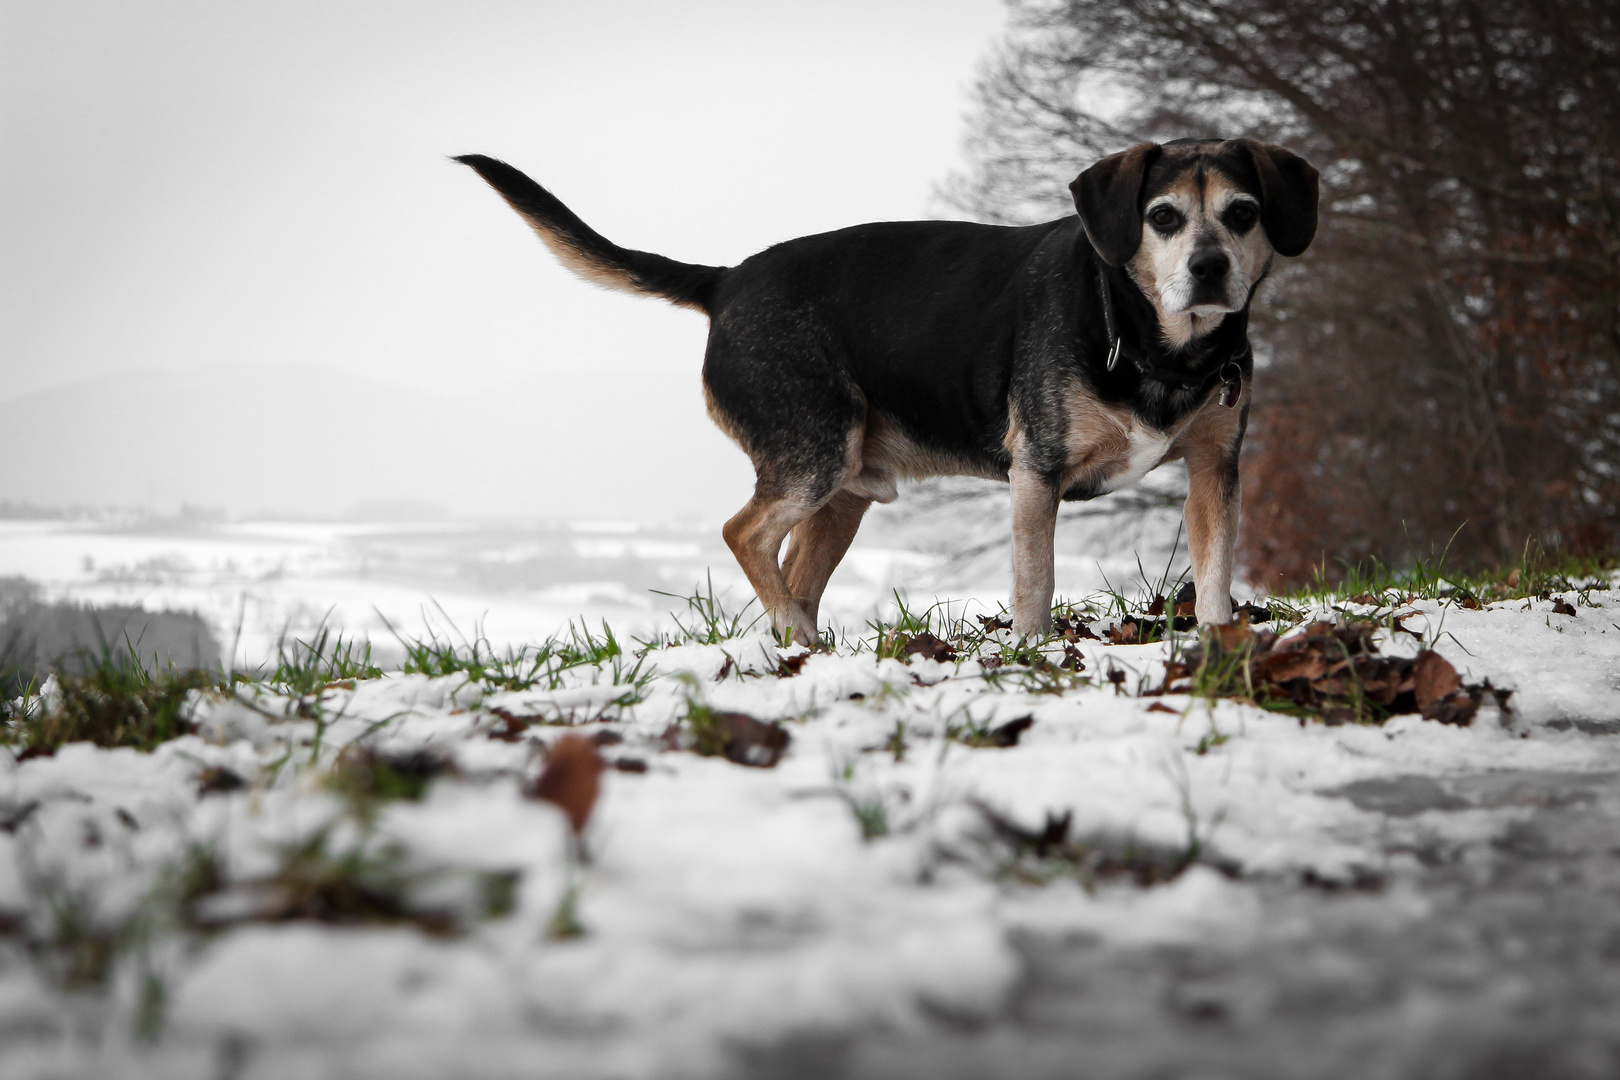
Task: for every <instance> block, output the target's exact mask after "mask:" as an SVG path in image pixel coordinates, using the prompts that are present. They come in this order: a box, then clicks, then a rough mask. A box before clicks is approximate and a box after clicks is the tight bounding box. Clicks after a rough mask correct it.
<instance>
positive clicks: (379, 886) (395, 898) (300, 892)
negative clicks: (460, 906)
mask: <svg viewBox="0 0 1620 1080" xmlns="http://www.w3.org/2000/svg"><path fill="white" fill-rule="evenodd" d="M330 833H331V830H330V829H321V830H318V831H317V832H315V833H314V834H313V835H311V836H309V837H307V838H306V839H304V840H301V841H297V842H295V843H291V844H287V845H285V846H283V847H282V848H281V850H280V851H279V853H278V856H277V867H276V873H275V875H274V877H273V878H272V879H271V881H270V885H271V886H272V888H273V892H274V897H273V901H272V903H271V904H270V905H269V906H268V907H267V908H266V910H265V912H264V915H265V916H266V917H268V918H269V919H271V920H272V921H280V920H289V919H310V920H313V921H316V922H325V923H340V924H355V923H414V924H416V925H417V926H419V927H421V928H422V929H423V930H427V931H429V932H432V933H445V932H448V931H449V930H450V929H452V921H451V920H450V919H449V918H448V917H446V916H444V915H442V914H436V913H423V912H418V911H413V910H412V909H411V907H410V905H409V903H408V902H407V892H408V889H409V887H410V885H411V880H410V878H409V877H408V876H407V875H406V873H405V872H404V869H403V863H404V854H403V852H401V851H398V850H396V849H394V848H390V847H378V846H375V845H368V844H366V843H360V844H356V845H354V846H353V847H350V848H348V849H346V850H338V851H334V850H332V848H331V846H330V843H331V836H330Z"/></svg>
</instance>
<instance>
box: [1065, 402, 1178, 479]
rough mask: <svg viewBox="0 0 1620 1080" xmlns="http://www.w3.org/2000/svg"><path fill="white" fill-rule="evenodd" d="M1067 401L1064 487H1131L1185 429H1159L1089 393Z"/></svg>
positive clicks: (1160, 457)
mask: <svg viewBox="0 0 1620 1080" xmlns="http://www.w3.org/2000/svg"><path fill="white" fill-rule="evenodd" d="M1069 404H1070V411H1069V415H1068V436H1067V439H1066V440H1065V442H1066V446H1065V451H1066V457H1067V468H1066V470H1065V473H1066V475H1065V476H1064V478H1063V483H1064V488H1065V490H1070V489H1075V488H1078V489H1079V490H1082V491H1089V492H1091V493H1092V494H1094V495H1101V494H1102V493H1104V492H1107V491H1118V490H1119V489H1120V488H1125V487H1129V486H1130V485H1132V484H1134V483H1136V482H1137V481H1138V480H1141V479H1142V477H1144V476H1146V475H1147V474H1148V473H1150V472H1152V471H1153V469H1155V468H1156V467H1157V466H1158V465H1159V464H1161V463H1162V462H1163V461H1164V459H1165V457H1166V456H1167V455H1169V454H1170V452H1171V446H1172V444H1173V443H1174V442H1175V439H1176V436H1177V434H1178V432H1179V430H1180V428H1181V425H1177V427H1176V429H1174V430H1171V431H1161V430H1160V429H1158V428H1156V427H1154V426H1152V425H1151V424H1147V423H1144V422H1143V421H1142V419H1141V418H1140V417H1138V416H1136V415H1135V413H1133V412H1132V411H1131V410H1129V409H1124V408H1120V407H1118V406H1108V405H1104V404H1102V403H1101V402H1099V401H1097V400H1096V399H1095V398H1093V397H1090V396H1089V395H1085V394H1076V395H1075V396H1074V397H1072V398H1071V399H1070V403H1069Z"/></svg>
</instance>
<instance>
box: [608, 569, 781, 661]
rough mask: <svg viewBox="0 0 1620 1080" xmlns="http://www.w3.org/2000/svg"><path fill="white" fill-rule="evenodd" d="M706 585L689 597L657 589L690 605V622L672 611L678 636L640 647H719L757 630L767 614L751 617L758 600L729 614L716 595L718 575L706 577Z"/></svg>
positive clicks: (659, 592)
mask: <svg viewBox="0 0 1620 1080" xmlns="http://www.w3.org/2000/svg"><path fill="white" fill-rule="evenodd" d="M705 580H706V584H705V586H704V588H703V589H702V590H694V591H693V592H692V593H690V594H689V595H686V596H681V595H679V594H678V593H669V592H663V591H661V590H658V589H653V590H651V592H652V593H653V595H655V596H666V597H668V598H669V599H671V600H682V601H685V603H686V619H685V621H682V618H681V616H679V615H675V614H674V613H673V612H671V618H672V619H673V621H674V623H675V633H673V634H669V635H667V636H661V637H654V638H653V639H652V640H650V641H639V640H638V641H637V644H639V645H641V646H643V647H644V648H648V649H662V648H667V647H669V646H672V645H718V644H720V643H721V642H722V641H730V640H731V639H732V638H738V637H742V636H743V635H744V634H746V633H748V632H749V631H750V630H752V629H753V628H754V626H755V625H756V624H757V623H758V622H759V621H760V620H761V619H763V618H764V617H765V613H764V612H763V611H756V612H755V613H754V614H753V615H752V616H749V614H748V609H749V608H751V607H753V606H754V605H755V604H756V603H757V602H758V601H757V600H756V599H755V598H753V597H750V598H749V600H748V602H747V603H746V604H744V605H743V606H742V610H741V611H736V612H731V611H727V610H726V608H725V605H724V604H722V603H721V602H720V600H719V599H718V598H717V597H716V596H715V594H714V575H713V574H712V573H711V574H707V575H705Z"/></svg>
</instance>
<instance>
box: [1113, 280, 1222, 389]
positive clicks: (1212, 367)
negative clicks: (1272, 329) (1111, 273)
mask: <svg viewBox="0 0 1620 1080" xmlns="http://www.w3.org/2000/svg"><path fill="white" fill-rule="evenodd" d="M1097 286H1098V290H1099V291H1100V292H1101V293H1102V309H1103V326H1104V327H1105V328H1106V330H1107V333H1108V370H1109V371H1113V370H1114V368H1115V367H1116V366H1118V364H1119V357H1120V354H1121V353H1122V352H1124V351H1125V339H1124V337H1123V336H1122V335H1121V334H1120V333H1119V330H1118V329H1117V328H1116V326H1115V323H1114V290H1113V289H1112V288H1110V283H1109V280H1108V271H1107V270H1106V269H1104V268H1103V267H1100V266H1099V267H1098V268H1097ZM1250 357H1251V353H1250V350H1249V335H1248V331H1247V328H1246V327H1245V329H1244V332H1243V333H1241V334H1239V335H1238V340H1237V342H1236V344H1234V345H1233V346H1232V348H1231V350H1230V351H1229V352H1228V353H1227V356H1226V361H1225V362H1224V363H1213V362H1212V363H1210V364H1209V365H1208V366H1207V367H1203V366H1201V367H1200V368H1198V369H1197V370H1187V369H1181V370H1174V369H1171V368H1167V367H1166V366H1164V365H1162V364H1160V363H1157V362H1156V358H1155V357H1153V356H1151V355H1150V354H1149V352H1148V350H1146V349H1131V350H1130V359H1131V363H1132V364H1134V365H1135V366H1136V370H1137V371H1139V372H1141V374H1142V377H1143V378H1145V379H1153V380H1155V381H1156V382H1161V383H1164V384H1165V385H1166V386H1169V387H1171V388H1173V389H1176V390H1187V391H1193V392H1194V393H1196V394H1198V395H1199V396H1202V395H1203V394H1204V393H1207V392H1208V390H1209V388H1210V387H1211V386H1214V385H1215V383H1217V382H1219V383H1221V384H1222V385H1223V389H1222V391H1221V404H1222V405H1224V406H1226V407H1227V408H1228V409H1230V408H1231V407H1232V406H1234V405H1236V404H1237V400H1238V397H1239V396H1240V395H1241V394H1242V392H1243V373H1244V369H1245V364H1244V361H1245V360H1247V359H1250Z"/></svg>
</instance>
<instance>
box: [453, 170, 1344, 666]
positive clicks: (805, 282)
mask: <svg viewBox="0 0 1620 1080" xmlns="http://www.w3.org/2000/svg"><path fill="white" fill-rule="evenodd" d="M455 160H456V161H459V162H461V163H462V164H465V165H468V166H470V167H471V168H472V169H473V170H475V171H476V172H477V173H478V174H479V176H481V177H482V178H483V179H484V180H485V181H486V182H488V184H489V185H490V186H491V187H493V188H494V189H495V191H496V192H497V193H498V194H499V195H500V196H501V197H502V198H504V199H505V200H506V202H507V203H508V204H509V205H510V206H511V207H512V209H513V210H515V211H517V213H518V214H519V215H520V216H521V217H522V218H523V219H524V220H525V221H527V222H528V224H529V226H530V227H531V228H533V229H534V231H535V232H536V233H538V234H539V236H540V239H541V240H542V241H544V242H545V244H546V246H547V247H549V248H550V249H551V251H552V252H553V253H554V254H555V255H556V256H557V257H558V258H559V259H561V260H562V262H563V263H564V264H565V265H567V266H568V267H569V268H570V269H572V270H573V271H574V272H575V273H577V274H579V275H580V276H581V277H583V278H585V279H586V280H589V281H593V282H595V283H597V284H599V285H604V286H606V287H608V288H613V289H622V290H626V291H629V292H633V293H643V294H646V295H650V296H657V297H662V298H663V299H665V300H669V301H672V302H674V303H676V304H678V305H681V306H683V307H688V308H692V309H694V310H696V311H701V312H703V313H705V314H707V315H708V316H709V340H708V349H707V352H706V354H705V356H704V362H703V388H704V397H705V401H706V402H707V405H708V411H709V415H710V417H711V418H712V419H713V420H714V422H715V423H716V424H717V425H719V427H720V429H721V430H722V431H724V432H725V433H726V434H727V435H728V436H730V437H731V438H732V439H734V440H735V441H736V442H737V444H738V445H739V446H741V447H742V449H743V450H744V451H745V452H746V453H747V454H748V456H749V457H750V458H751V459H752V461H753V464H754V470H755V474H756V478H757V479H756V482H755V485H754V494H753V497H752V498H751V499H749V501H748V503H747V505H746V506H744V507H743V508H742V510H741V511H740V512H738V513H737V515H736V516H735V517H733V518H732V519H731V520H730V521H728V522H726V524H725V527H724V529H723V534H724V536H725V540H726V544H727V545H728V546H729V547H730V548H731V551H732V552H733V553H734V554H735V555H736V557H737V561H738V563H740V564H741V566H742V569H743V572H744V573H745V574H746V575H747V576H748V580H749V583H750V584H752V585H753V587H754V591H755V592H756V593H757V594H758V596H759V600H760V602H761V604H762V605H763V606H764V608H765V610H766V611H767V612H768V613H769V614H770V618H771V622H772V624H773V625H774V627H775V628H776V629H777V631H778V632H780V633H783V634H786V635H787V636H788V637H789V639H790V640H798V641H801V642H805V643H809V644H816V643H819V641H820V637H819V635H818V633H817V630H816V615H817V610H818V608H819V606H820V601H821V594H822V591H823V589H824V588H825V587H826V584H827V579H828V578H829V577H831V575H832V572H833V570H834V568H835V567H837V565H838V563H839V561H840V560H841V559H842V558H843V557H844V554H845V552H846V551H848V549H849V545H850V543H851V542H852V541H853V540H854V538H855V533H856V530H857V529H858V528H859V527H860V523H861V519H862V517H863V516H864V515H865V513H866V511H867V509H868V508H869V507H870V506H871V504H872V503H874V502H882V503H887V502H890V501H892V500H894V499H895V497H896V495H897V484H898V482H899V481H900V480H902V479H922V478H925V477H930V476H942V475H968V476H980V477H985V478H987V479H991V480H1000V481H1005V482H1006V483H1008V484H1009V485H1010V487H1011V492H1012V539H1013V543H1012V551H1013V558H1012V561H1013V566H1012V572H1013V599H1012V629H1013V630H1014V632H1016V633H1019V634H1041V633H1046V632H1049V630H1050V627H1051V616H1052V589H1053V537H1054V532H1055V530H1056V525H1057V513H1058V505H1059V503H1060V502H1061V501H1063V500H1080V499H1092V498H1096V497H1097V496H1099V495H1102V494H1103V493H1105V492H1109V491H1114V490H1117V489H1119V488H1122V487H1124V486H1126V485H1128V484H1132V483H1135V482H1136V481H1138V480H1140V479H1141V478H1142V477H1143V476H1144V475H1145V474H1146V473H1147V472H1148V471H1149V470H1151V469H1153V468H1155V467H1157V466H1158V465H1160V464H1163V463H1164V462H1167V461H1174V460H1177V459H1185V460H1186V462H1187V475H1188V494H1187V500H1186V506H1185V518H1186V529H1187V539H1188V546H1189V549H1190V553H1191V555H1192V565H1193V584H1194V588H1195V591H1196V603H1195V611H1196V614H1197V617H1198V621H1199V622H1200V623H1205V624H1221V623H1226V622H1229V621H1230V620H1231V617H1232V607H1231V596H1230V591H1229V590H1230V588H1231V580H1232V569H1233V546H1234V543H1235V540H1236V535H1237V528H1238V513H1239V506H1240V502H1241V498H1242V492H1241V484H1240V482H1239V477H1238V453H1239V450H1240V449H1241V448H1242V445H1243V435H1244V430H1245V428H1246V427H1247V424H1248V415H1249V402H1250V395H1251V388H1252V383H1253V370H1254V360H1253V352H1252V351H1251V349H1250V347H1249V340H1248V321H1249V305H1250V303H1251V301H1252V300H1253V298H1254V293H1255V290H1256V288H1258V286H1259V285H1260V283H1261V282H1262V281H1263V280H1264V279H1265V277H1266V275H1267V274H1268V273H1269V271H1270V269H1271V265H1272V259H1273V256H1274V255H1276V254H1281V255H1284V256H1297V255H1299V254H1301V253H1302V252H1304V251H1305V249H1306V248H1307V247H1308V246H1309V245H1310V243H1311V240H1312V238H1313V237H1314V236H1315V234H1316V218H1317V194H1318V192H1317V188H1318V177H1317V172H1316V170H1315V169H1314V168H1312V167H1311V166H1310V165H1309V164H1308V163H1307V162H1306V161H1305V160H1304V159H1303V158H1301V157H1299V156H1298V155H1296V154H1293V153H1291V152H1290V151H1288V150H1285V149H1283V148H1282V147H1280V146H1272V145H1269V144H1264V143H1260V142H1257V141H1254V140H1251V139H1233V140H1225V141H1219V140H1193V139H1178V140H1176V141H1173V142H1167V143H1164V144H1162V145H1160V144H1156V143H1143V144H1141V145H1139V146H1133V147H1131V148H1130V149H1128V150H1125V151H1122V152H1120V153H1117V154H1113V155H1111V156H1109V157H1105V158H1103V159H1102V160H1100V161H1098V162H1097V163H1096V164H1094V165H1092V166H1091V167H1090V168H1088V169H1086V170H1085V171H1084V172H1082V173H1081V174H1080V175H1079V177H1078V178H1076V179H1075V181H1074V182H1073V183H1072V184H1071V185H1069V188H1070V192H1071V194H1072V195H1073V197H1074V202H1075V206H1076V209H1077V210H1078V214H1077V215H1075V216H1068V217H1064V218H1060V219H1059V220H1056V221H1049V222H1046V223H1045V224H1041V225H1029V226H1022V227H1006V226H996V225H979V224H973V223H969V222H952V221H899V222H882V223H875V224H869V225H857V226H854V227H852V228H847V229H841V230H838V231H836V232H830V233H822V234H819V235H815V236H805V237H801V238H799V239H796V240H788V241H785V242H783V243H780V244H777V245H776V246H774V247H771V248H767V249H766V250H765V251H762V252H760V253H759V254H757V255H754V256H753V257H751V258H749V259H746V260H744V261H743V262H741V263H739V264H738V265H736V266H731V267H721V266H701V265H695V264H691V263H682V262H677V261H675V260H673V259H669V258H665V257H664V256H661V255H654V254H650V253H648V252H642V251H632V250H629V249H627V248H621V247H619V246H617V245H615V244H613V243H611V242H609V241H608V240H606V239H605V238H603V237H602V236H601V235H600V234H598V233H597V232H595V231H594V230H593V229H591V228H590V227H589V226H587V225H586V224H585V223H584V222H583V221H581V220H580V219H579V218H578V217H577V216H575V214H574V213H573V212H572V211H570V210H569V209H568V208H567V207H566V206H564V205H563V204H562V203H561V202H560V201H559V200H558V199H557V198H556V197H555V196H554V195H552V194H551V193H550V192H549V191H547V190H546V189H545V188H543V187H541V186H540V185H539V184H537V183H535V182H534V181H533V180H531V179H530V178H529V177H528V176H526V175H524V174H523V173H521V172H519V171H518V170H517V169H515V168H513V167H512V166H510V165H507V164H505V163H504V162H501V161H497V160H495V159H493V158H488V157H483V156H481V155H467V156H464V157H458V158H456V159H455ZM784 539H789V544H788V550H787V555H786V557H785V558H784V559H782V560H781V562H780V563H779V562H778V555H779V553H780V551H781V547H782V542H783V540H784Z"/></svg>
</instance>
